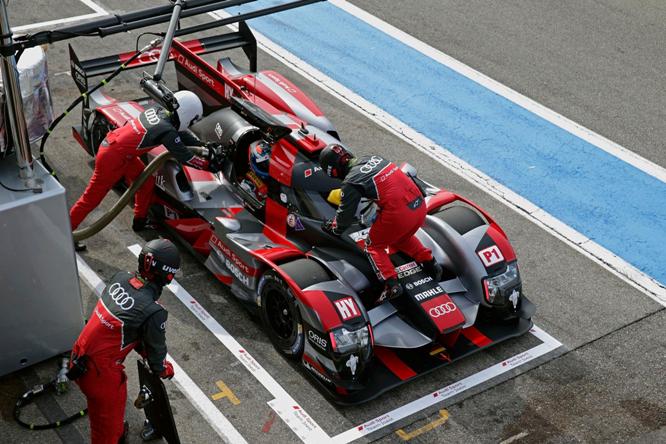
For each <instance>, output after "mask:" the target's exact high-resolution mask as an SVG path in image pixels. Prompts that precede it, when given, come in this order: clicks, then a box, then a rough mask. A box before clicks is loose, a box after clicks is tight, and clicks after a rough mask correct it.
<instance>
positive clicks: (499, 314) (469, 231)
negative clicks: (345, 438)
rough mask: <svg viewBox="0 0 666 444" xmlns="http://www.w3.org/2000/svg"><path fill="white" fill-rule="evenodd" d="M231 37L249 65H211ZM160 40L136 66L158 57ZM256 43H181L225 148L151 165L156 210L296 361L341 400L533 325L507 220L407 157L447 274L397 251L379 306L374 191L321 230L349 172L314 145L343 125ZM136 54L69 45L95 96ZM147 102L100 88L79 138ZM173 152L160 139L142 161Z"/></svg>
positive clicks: (180, 54)
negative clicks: (395, 294)
mask: <svg viewBox="0 0 666 444" xmlns="http://www.w3.org/2000/svg"><path fill="white" fill-rule="evenodd" d="M235 47H240V48H242V49H243V50H244V51H245V53H246V54H247V55H248V56H249V59H250V69H249V70H247V69H244V68H242V67H240V66H238V65H236V64H235V63H234V62H233V61H232V60H231V59H230V58H228V57H223V58H220V59H219V60H218V61H217V63H216V66H213V65H211V64H209V63H207V62H206V61H205V60H204V59H203V58H201V57H200V56H201V55H203V54H207V53H211V52H215V51H219V50H226V49H230V48H235ZM156 51H157V53H156V52H155V51H153V52H152V53H148V54H144V55H142V56H141V57H139V58H137V59H136V60H134V61H132V62H131V64H130V67H138V66H144V65H147V64H150V63H154V62H155V61H156V60H157V54H158V52H159V50H156ZM256 51H257V49H256V41H255V39H254V36H253V35H252V33H251V32H250V30H249V28H248V27H247V26H246V25H245V24H244V23H240V26H239V31H238V32H235V33H229V34H224V35H220V36H214V37H207V38H203V39H198V40H191V41H186V42H180V41H174V42H173V46H172V48H171V54H170V59H171V60H173V62H174V64H175V69H176V75H177V81H178V88H179V89H187V90H191V91H194V92H196V93H197V94H198V95H199V96H200V97H201V98H202V101H203V102H204V107H205V117H204V118H203V119H202V120H201V121H199V122H198V123H196V124H195V125H193V126H192V127H191V130H192V131H193V132H194V133H195V134H196V135H197V136H198V137H199V138H200V139H202V140H203V141H213V142H217V143H219V145H220V147H221V150H222V151H223V152H224V153H225V157H224V160H223V161H222V164H221V167H222V168H221V172H220V173H217V174H213V173H210V172H207V171H201V170H197V169H193V168H190V167H188V166H181V165H179V164H178V163H177V162H175V161H170V162H168V163H167V164H165V165H164V166H163V167H162V169H161V170H159V171H158V172H157V173H156V174H155V181H156V185H157V193H156V198H155V202H154V205H153V217H156V218H159V219H160V220H161V221H162V223H163V226H164V227H165V228H166V229H168V231H170V232H172V233H174V234H175V235H176V236H177V238H179V239H180V240H181V241H183V243H185V244H186V245H188V246H189V247H190V249H191V251H192V252H193V254H195V255H196V257H197V258H198V259H200V260H201V261H202V263H203V264H205V266H206V267H207V268H208V269H209V270H210V271H211V272H212V273H213V274H214V276H215V277H216V278H217V279H218V280H219V281H220V282H222V283H223V284H225V285H227V286H229V287H230V289H231V292H232V293H233V294H234V295H235V296H236V297H237V298H238V299H239V300H240V301H242V302H244V303H246V304H247V306H248V307H250V308H251V309H252V310H253V311H255V312H257V313H258V315H259V316H260V317H261V320H262V323H263V326H264V327H265V330H266V334H267V335H268V336H269V337H270V339H271V341H272V342H273V344H274V345H275V347H276V348H277V350H279V351H280V352H281V353H282V354H283V355H284V356H285V357H287V358H290V359H293V360H296V361H298V362H300V363H301V364H302V365H303V367H305V369H306V373H308V374H309V375H311V376H312V379H313V380H314V381H316V382H317V383H318V385H319V386H320V387H321V388H322V389H323V392H324V393H325V394H328V395H330V397H332V398H333V399H334V400H335V401H336V402H338V403H340V404H352V403H359V402H363V401H367V400H369V399H372V398H374V397H376V396H378V395H379V394H381V393H383V392H385V391H387V390H389V389H390V388H392V387H395V386H397V385H399V384H401V383H403V382H406V381H409V380H411V379H413V378H415V377H417V376H419V375H422V374H425V373H427V372H430V371H433V370H435V369H437V368H439V367H442V366H445V365H447V364H448V363H450V362H452V361H455V360H458V359H461V358H463V357H464V356H467V355H469V354H471V353H473V352H475V351H478V350H481V349H484V348H486V347H489V346H491V345H494V344H496V343H498V342H500V341H504V340H507V339H509V338H513V337H516V336H519V335H522V334H524V333H526V332H527V331H528V330H529V329H530V328H531V326H532V322H531V317H532V315H533V313H534V311H535V308H534V305H533V304H532V303H531V302H530V301H529V300H528V299H527V298H526V297H525V295H524V294H523V291H522V285H521V278H520V273H519V270H518V265H517V262H516V255H515V253H514V250H513V248H512V247H511V244H510V243H509V241H508V239H507V236H506V234H505V233H504V231H502V229H501V228H500V227H499V225H498V224H497V223H496V222H495V221H494V220H493V219H492V217H490V215H488V214H487V213H486V212H485V211H484V210H483V209H482V208H480V207H478V206H477V205H475V204H474V203H473V202H471V201H469V200H467V199H465V198H464V197H461V196H458V195H456V194H455V193H453V192H451V191H448V190H445V189H439V188H437V187H435V186H432V185H431V184H428V183H426V182H425V181H424V180H422V179H420V178H419V177H418V175H417V174H416V171H415V170H414V168H412V167H411V166H409V165H403V166H402V168H403V170H404V171H406V172H407V173H408V174H409V175H410V176H411V177H412V178H413V180H414V181H415V182H416V183H417V185H418V186H419V187H420V188H421V190H422V191H423V193H424V196H425V200H426V202H427V208H428V216H427V218H426V221H425V223H424V225H423V226H422V228H421V229H420V230H419V231H418V232H417V236H418V238H419V239H420V240H421V241H422V242H423V243H424V245H426V246H427V247H428V248H430V249H432V251H433V255H434V257H435V258H436V260H437V261H438V263H439V264H441V265H442V266H443V268H444V275H443V277H442V279H441V281H439V282H436V281H435V280H434V279H433V277H432V276H429V275H428V274H427V273H426V272H425V271H424V270H423V269H422V268H421V267H420V266H419V264H417V263H416V262H415V261H414V260H412V259H411V258H409V257H407V256H405V255H404V254H402V253H399V252H393V254H392V256H391V258H392V260H393V262H394V264H395V266H396V271H397V272H398V278H399V281H400V283H401V284H402V286H403V288H404V293H403V294H402V295H401V296H400V297H399V298H397V299H395V300H391V301H387V302H384V303H381V304H379V305H375V302H374V301H376V300H377V299H378V296H379V293H380V292H381V290H382V288H383V285H382V284H381V283H380V282H379V281H378V279H377V277H376V275H375V273H374V272H373V270H372V267H371V265H370V262H369V261H368V259H367V257H366V256H365V255H364V253H363V251H362V248H361V247H360V244H362V243H363V241H364V239H365V237H366V236H367V234H368V231H369V226H370V224H371V222H370V221H372V220H373V215H374V212H375V211H376V208H375V206H374V205H373V203H372V202H363V203H362V204H361V205H360V206H359V210H358V214H357V216H358V218H357V222H356V223H355V224H354V225H352V226H351V227H350V228H349V229H347V230H346V231H345V232H344V233H343V235H342V236H340V237H337V236H333V235H331V234H329V233H327V232H325V231H324V230H322V222H323V221H325V220H327V219H329V218H331V217H333V216H334V215H335V212H336V205H335V202H334V199H332V198H331V192H332V191H334V190H336V189H338V188H339V187H340V182H339V181H338V180H336V179H332V178H329V177H328V176H327V175H326V174H324V173H323V171H322V169H321V168H320V166H319V164H318V156H319V152H320V151H321V150H322V149H323V148H324V147H325V146H326V145H327V144H329V143H333V142H337V141H338V139H339V135H338V133H337V131H336V129H335V127H334V125H333V124H332V123H331V122H330V121H329V120H328V119H327V118H326V117H325V116H324V115H323V113H322V112H321V111H320V110H319V108H318V107H317V105H315V103H314V102H313V101H312V100H311V99H310V98H309V97H307V96H306V95H305V94H304V93H303V92H302V91H301V90H300V89H299V88H298V87H297V86H296V85H294V84H293V83H292V82H291V81H289V80H288V79H287V78H285V77H284V76H283V75H281V74H279V73H277V72H274V71H257V69H256ZM133 54H134V53H133V52H129V53H125V54H120V55H115V56H110V57H104V58H98V59H92V60H86V61H80V60H78V58H77V57H76V54H75V53H74V52H73V50H71V48H70V55H71V62H72V76H73V78H74V79H75V81H76V82H77V85H78V86H79V88H80V89H81V91H85V90H86V89H87V81H88V78H89V77H90V76H94V75H101V74H105V73H109V72H111V71H113V70H114V69H115V68H117V67H118V66H119V65H120V64H122V63H124V62H125V61H126V60H128V59H129V57H130V56H131V55H133ZM150 105H151V103H150V101H148V100H136V101H120V100H116V99H113V98H111V97H109V96H106V95H104V94H101V93H95V94H92V95H91V96H90V97H86V101H85V106H84V108H83V115H82V121H81V125H78V126H76V127H74V129H73V130H74V131H73V132H74V136H75V138H76V139H77V140H78V141H79V143H80V144H81V145H82V146H83V148H84V149H85V150H86V151H87V152H88V153H90V154H91V155H95V153H96V151H97V147H98V146H99V143H100V142H101V140H102V139H103V138H104V137H105V135H106V133H107V132H108V131H109V130H111V129H113V128H115V127H119V126H122V125H123V124H124V123H125V122H126V121H128V120H129V119H132V118H134V117H136V116H137V115H138V114H139V113H140V112H141V111H142V110H143V109H144V107H146V106H150ZM164 149H165V148H164V147H162V146H158V147H156V148H154V149H153V150H152V151H150V153H149V154H148V159H147V160H151V159H152V158H154V157H155V156H157V155H158V154H160V153H161V152H163V151H164ZM252 152H255V153H256V152H259V153H264V155H265V157H266V159H265V160H268V162H267V163H268V167H267V171H266V177H259V176H258V175H257V174H256V173H255V171H254V170H253V169H252V168H251V165H250V153H252Z"/></svg>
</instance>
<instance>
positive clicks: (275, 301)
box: [259, 270, 305, 359]
mask: <svg viewBox="0 0 666 444" xmlns="http://www.w3.org/2000/svg"><path fill="white" fill-rule="evenodd" d="M259 295H260V297H261V321H262V323H263V325H264V328H265V329H266V332H267V333H268V335H269V337H270V339H271V342H272V343H273V345H274V346H275V348H277V349H278V351H279V352H280V353H282V354H283V355H285V356H287V357H288V358H290V359H299V358H300V357H301V355H302V354H303V346H304V342H305V340H304V336H303V322H302V320H301V314H300V311H299V309H298V306H297V304H296V299H295V298H294V295H293V293H292V291H291V289H290V288H289V285H288V284H287V283H286V282H285V281H284V279H282V277H281V276H280V275H279V274H278V273H276V272H275V271H273V270H270V271H268V272H266V274H264V275H263V276H262V278H261V281H260V283H259Z"/></svg>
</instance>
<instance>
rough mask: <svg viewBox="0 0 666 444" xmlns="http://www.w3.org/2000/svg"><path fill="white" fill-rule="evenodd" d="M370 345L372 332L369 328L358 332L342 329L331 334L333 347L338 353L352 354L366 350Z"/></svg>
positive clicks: (363, 328) (360, 329) (366, 327)
mask: <svg viewBox="0 0 666 444" xmlns="http://www.w3.org/2000/svg"><path fill="white" fill-rule="evenodd" d="M369 343H370V331H369V329H368V326H367V325H366V326H364V327H362V328H359V329H358V330H352V331H350V330H347V329H346V328H344V327H340V328H338V329H336V330H333V331H332V332H331V345H332V346H333V350H334V351H335V352H337V353H341V354H344V353H351V352H354V351H358V350H363V349H365V348H366V347H367V346H368V344H369Z"/></svg>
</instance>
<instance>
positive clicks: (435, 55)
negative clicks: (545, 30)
mask: <svg viewBox="0 0 666 444" xmlns="http://www.w3.org/2000/svg"><path fill="white" fill-rule="evenodd" d="M329 3H331V4H333V5H335V6H337V7H338V8H340V9H342V10H344V11H346V12H348V13H349V14H351V15H353V16H355V17H356V18H358V19H360V20H362V21H364V22H365V23H367V24H369V25H370V26H372V27H374V28H377V29H379V30H380V31H382V32H383V33H385V34H387V35H390V36H391V37H393V38H395V39H396V40H398V41H400V42H401V43H404V44H405V45H407V46H409V47H411V48H413V49H415V50H417V51H418V52H420V53H421V54H423V55H425V56H427V57H430V58H431V59H433V60H435V61H437V62H439V63H441V64H442V65H445V66H447V67H449V68H451V69H453V70H454V71H456V72H458V73H460V74H462V75H464V76H465V77H467V78H469V79H471V80H474V81H475V82H476V83H478V84H480V85H482V86H484V87H486V88H488V89H489V90H491V91H493V92H494V93H496V94H499V95H500V96H502V97H504V98H506V99H508V100H510V101H512V102H513V103H515V104H517V105H520V106H522V107H523V108H525V109H527V110H528V111H531V112H532V113H534V114H536V115H538V116H539V117H541V118H543V119H546V120H547V121H549V122H550V123H552V124H554V125H556V126H559V127H560V128H562V129H564V130H566V131H568V132H570V133H571V134H574V135H576V136H578V137H580V138H581V139H583V140H585V141H586V142H589V143H591V144H593V145H595V146H597V147H598V148H601V149H602V150H604V151H606V152H607V153H609V154H612V155H613V156H615V157H617V158H618V159H621V160H623V161H624V162H627V163H629V164H631V165H633V166H634V167H636V168H638V169H639V170H641V171H643V172H645V173H647V174H649V175H651V176H653V177H656V178H657V179H659V180H661V181H662V182H666V168H663V167H662V166H660V165H657V164H655V163H654V162H651V161H649V160H648V159H645V158H644V157H641V156H639V155H638V154H636V153H634V152H632V151H630V150H628V149H626V148H624V147H623V146H621V145H619V144H617V143H615V142H613V141H611V140H608V139H606V138H605V137H603V136H601V135H600V134H597V133H595V132H594V131H592V130H590V129H588V128H585V127H584V126H582V125H579V124H578V123H576V122H574V121H572V120H570V119H567V118H566V117H564V116H563V115H561V114H558V113H556V112H555V111H553V110H552V109H549V108H547V107H545V106H544V105H542V104H540V103H538V102H535V101H534V100H532V99H530V98H528V97H525V96H524V95H522V94H520V93H519V92H517V91H514V90H513V89H511V88H509V87H508V86H506V85H503V84H501V83H499V82H498V81H496V80H493V79H491V78H490V77H488V76H486V75H485V74H482V73H480V72H479V71H476V70H475V69H473V68H471V67H469V66H467V65H465V64H464V63H462V62H460V61H458V60H456V59H454V58H453V57H451V56H449V55H447V54H444V53H443V52H441V51H440V50H438V49H436V48H433V47H432V46H430V45H428V44H427V43H425V42H422V41H420V40H418V39H416V38H415V37H413V36H411V35H409V34H407V33H406V32H404V31H402V30H400V29H398V28H396V27H395V26H393V25H391V24H389V23H386V22H385V21H383V20H381V19H380V18H378V17H375V16H374V15H372V14H369V13H368V12H366V11H364V10H363V9H361V8H359V7H357V6H355V5H353V4H351V3H349V2H347V1H345V0H329Z"/></svg>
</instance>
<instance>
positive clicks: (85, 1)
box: [12, 0, 108, 32]
mask: <svg viewBox="0 0 666 444" xmlns="http://www.w3.org/2000/svg"><path fill="white" fill-rule="evenodd" d="M79 1H81V2H82V3H83V4H85V5H86V6H88V7H89V8H90V9H92V10H93V11H95V12H93V13H90V14H83V15H76V16H73V17H64V18H61V19H56V20H49V21H47V22H39V23H31V24H29V25H21V26H13V27H12V31H13V32H25V31H30V30H33V29H38V28H46V27H48V26H55V25H63V24H65V23H71V22H77V21H81V20H87V19H92V18H95V17H100V16H103V15H107V14H108V12H106V11H105V10H104V8H102V7H101V6H99V5H97V4H96V3H94V2H93V1H92V0H79Z"/></svg>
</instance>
